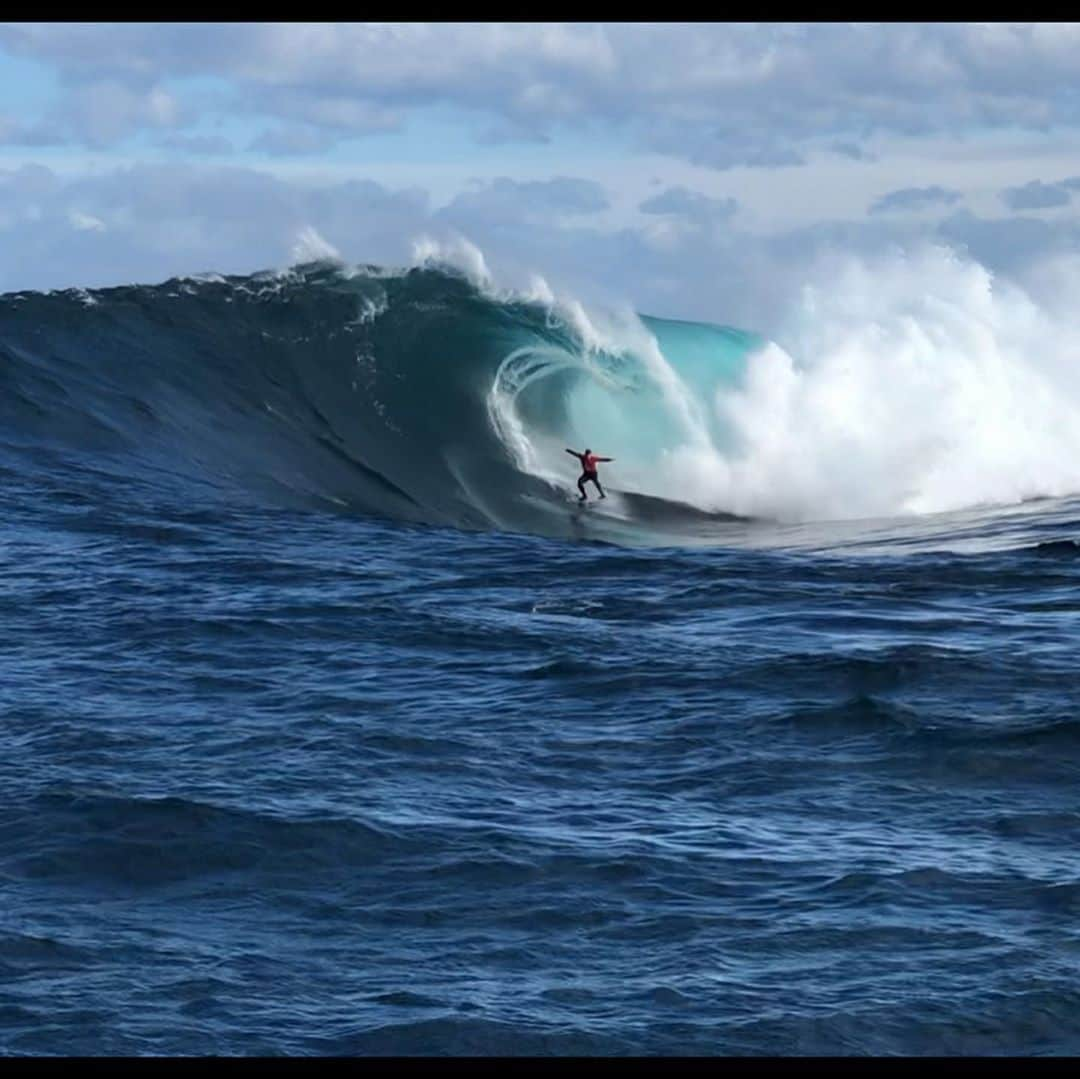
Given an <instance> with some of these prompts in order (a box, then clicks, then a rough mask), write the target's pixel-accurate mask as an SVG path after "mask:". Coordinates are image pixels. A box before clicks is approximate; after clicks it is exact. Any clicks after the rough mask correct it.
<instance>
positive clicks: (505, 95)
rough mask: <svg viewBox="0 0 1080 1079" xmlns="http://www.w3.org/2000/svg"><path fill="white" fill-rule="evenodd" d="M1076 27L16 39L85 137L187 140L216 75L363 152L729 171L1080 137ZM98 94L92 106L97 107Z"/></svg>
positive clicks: (62, 32) (248, 32) (69, 28)
mask: <svg viewBox="0 0 1080 1079" xmlns="http://www.w3.org/2000/svg"><path fill="white" fill-rule="evenodd" d="M1077 37H1078V34H1077V28H1076V27H1075V26H1069V25H1066V26H1050V25H1043V24H1036V25H1028V26H1017V25H1007V24H990V25H980V24H971V23H930V24H923V25H913V24H898V23H889V24H884V25H880V24H879V25H872V24H858V25H850V24H839V23H820V24H810V25H786V24H779V23H766V24H759V25H751V24H735V23H714V24H694V25H689V26H687V25H681V24H674V23H662V24H639V23H625V24H607V25H601V24H583V23H573V24H529V23H512V24H497V23H470V24H453V23H445V24H422V23H407V24H396V25H394V24H391V25H386V24H379V25H370V24H362V23H345V24H339V25H332V24H314V25H306V24H300V23H288V24H231V23H230V24H211V25H192V24H169V23H159V24H138V25H130V24H128V25H120V24H118V25H97V24H77V25H76V24H32V23H27V24H14V25H8V26H5V27H0V47H4V48H6V49H7V50H9V51H10V52H12V53H14V54H16V55H19V56H23V57H29V58H34V59H37V60H39V61H42V62H44V63H47V64H51V65H53V66H54V67H55V69H56V71H57V72H58V74H59V75H60V78H61V81H62V84H63V85H64V86H66V87H68V88H69V90H70V96H69V97H68V98H67V99H66V100H65V102H64V104H63V106H62V108H61V110H60V111H61V115H62V117H63V118H64V120H65V126H64V130H65V131H66V133H67V135H68V137H71V138H81V139H83V140H84V141H86V142H87V143H88V144H90V145H108V144H110V142H111V141H115V140H117V139H120V138H123V137H125V135H127V134H130V133H132V132H133V131H135V130H137V129H138V127H139V126H140V125H141V126H149V125H159V126H160V125H165V126H170V125H177V124H181V123H182V122H184V112H183V107H182V106H183V101H182V100H180V99H179V98H178V97H177V95H180V94H181V91H179V90H177V89H175V88H174V87H173V86H171V85H170V86H168V87H167V86H166V85H165V83H166V82H167V81H168V80H176V79H183V78H187V77H191V76H213V77H216V78H219V79H224V80H226V81H227V82H228V83H229V85H231V87H232V88H233V98H232V101H231V104H229V105H227V106H225V105H223V106H222V108H225V109H226V111H229V110H231V111H232V112H233V113H239V112H248V111H251V110H254V111H255V112H257V113H259V114H261V115H262V116H263V117H265V118H268V119H273V120H276V121H278V122H279V123H281V124H283V125H286V126H288V125H303V126H304V127H305V128H307V129H310V130H312V131H319V132H323V133H324V134H325V133H327V132H334V133H336V134H337V135H341V134H346V135H349V136H355V135H362V134H365V133H371V132H381V131H389V130H396V129H398V128H399V127H400V126H401V124H402V123H403V121H404V118H405V117H406V116H407V114H408V113H409V111H410V110H414V109H417V108H422V107H427V106H435V105H440V106H446V105H448V106H454V107H457V108H459V109H465V110H469V111H470V112H472V113H474V114H475V115H476V116H478V117H483V118H486V120H485V122H484V123H483V124H481V125H478V128H477V130H478V132H479V135H480V137H481V138H486V139H515V138H525V139H530V140H542V139H543V138H545V137H549V136H550V135H551V133H552V132H553V131H555V130H556V129H559V128H563V127H566V128H571V127H573V128H580V129H582V130H589V131H595V130H601V131H606V132H608V133H609V134H610V133H613V132H616V131H619V132H624V133H625V135H626V136H627V137H628V138H630V139H631V140H632V141H634V142H635V143H636V144H637V145H639V146H643V147H648V148H651V149H654V150H658V151H660V152H663V153H665V154H669V155H673V156H677V157H682V158H684V159H686V160H689V161H693V162H697V163H700V164H703V165H707V166H709V167H712V168H722V169H727V168H732V167H735V166H737V165H740V164H753V165H757V166H759V167H779V166H790V165H796V164H799V163H801V162H803V161H805V160H807V150H808V148H809V147H810V146H811V145H812V144H813V143H814V142H815V140H817V141H820V140H823V139H824V140H828V142H827V144H828V145H831V146H832V147H833V152H836V153H841V154H848V155H854V156H858V154H860V153H862V151H861V149H860V148H861V147H862V146H863V145H864V144H865V140H866V138H867V137H868V136H869V135H870V134H872V133H874V132H892V133H908V134H912V133H915V134H917V133H923V134H930V133H954V132H959V131H965V130H968V131H978V130H985V129H987V128H992V127H1003V128H1009V127H1021V128H1030V129H1032V130H1045V129H1046V127H1047V125H1063V126H1070V127H1080V105H1078V104H1077V101H1078V99H1080V95H1078V93H1077V91H1078V89H1080V86H1078V83H1080V69H1077V67H1076V64H1075V53H1076V44H1077ZM87 96H89V99H90V100H89V101H88V100H86V98H87Z"/></svg>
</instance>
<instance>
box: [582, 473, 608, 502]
mask: <svg viewBox="0 0 1080 1079" xmlns="http://www.w3.org/2000/svg"><path fill="white" fill-rule="evenodd" d="M586 480H592V482H593V483H595V484H596V489H597V490H598V491H599V492H600V497H601V498H604V497H606V496H605V495H604V488H603V487H601V486H600V477H599V476H597V474H596V473H595V472H582V473H581V476H580V477H579V479H578V481H577V486H578V490H579V491H580V492H581V497H582V498H587V497H588V496H587V495H586V494H585V482H586Z"/></svg>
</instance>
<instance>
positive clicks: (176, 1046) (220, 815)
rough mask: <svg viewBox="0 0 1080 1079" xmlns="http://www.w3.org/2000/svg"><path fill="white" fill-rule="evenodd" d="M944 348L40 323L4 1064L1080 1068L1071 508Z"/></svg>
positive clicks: (1076, 511)
mask: <svg viewBox="0 0 1080 1079" xmlns="http://www.w3.org/2000/svg"><path fill="white" fill-rule="evenodd" d="M818 313H819V315H820V309H818ZM909 316H910V312H904V317H905V318H908V317H909ZM852 317H853V318H854V315H853V316H852ZM906 325H908V323H904V322H903V321H902V320H901V321H899V322H896V323H894V324H882V323H878V324H876V325H874V326H873V327H871V330H872V331H873V332H872V333H871V330H866V332H865V333H864V335H863V337H861V338H860V340H861V341H862V343H863V344H864V345H865V346H866V348H865V349H864V352H865V354H866V355H868V356H870V357H871V358H872V359H874V358H876V360H878V361H879V362H878V363H877V366H874V365H873V364H872V363H870V361H869V360H867V362H866V363H865V364H864V366H863V367H859V366H858V364H857V363H856V362H855V361H854V360H853V358H852V357H853V355H854V353H853V351H852V347H851V341H852V338H851V336H850V335H848V336H846V337H843V339H842V340H839V342H838V337H837V335H838V333H839V331H838V330H837V329H836V323H835V321H834V323H833V324H832V327H833V328H832V329H831V330H830V331H829V332H825V330H820V332H818V333H817V336H816V337H815V336H813V335H811V337H810V338H803V340H813V341H816V343H817V347H818V351H817V352H816V353H813V354H810V353H808V354H806V355H793V354H792V353H791V352H789V351H785V350H784V349H782V348H781V347H780V346H779V345H778V344H777V343H775V342H774V341H772V340H771V339H768V338H766V337H765V336H762V335H758V334H756V333H754V332H752V331H750V330H745V329H740V328H734V327H726V326H720V325H710V324H706V323H692V322H677V321H673V320H667V319H661V318H651V317H648V316H645V315H641V316H638V315H634V314H633V313H628V312H623V313H621V314H620V313H613V314H610V315H609V316H606V321H604V320H603V319H601V317H600V316H599V315H597V314H596V313H595V312H589V311H586V310H585V308H584V307H582V306H581V305H575V304H567V303H560V302H557V301H556V300H555V299H554V297H552V296H550V295H545V294H544V293H543V290H540V291H538V292H536V293H534V294H524V293H511V292H499V291H498V290H495V289H494V288H493V287H489V286H487V285H484V284H483V283H479V284H478V283H477V282H476V281H475V280H473V279H471V278H470V277H469V275H468V274H465V273H462V272H459V271H455V270H453V269H452V268H450V267H438V266H421V267H414V268H410V269H407V270H389V269H385V268H377V267H343V266H340V265H330V264H318V263H313V264H309V265H305V266H298V267H294V268H292V269H290V270H288V271H283V272H275V273H265V274H256V275H251V276H246V277H240V276H235V277H219V276H212V275H211V276H205V277H199V278H182V279H176V280H173V281H169V282H165V283H163V284H159V285H153V286H150V285H147V286H126V287H118V288H111V289H99V290H90V291H88V290H68V291H60V292H53V293H48V294H42V293H33V292H21V293H10V294H7V295H5V296H2V297H0V484H2V490H3V496H4V497H3V504H4V514H3V523H2V526H0V604H2V613H3V622H2V626H3V648H2V649H0V732H2V737H3V745H4V750H5V751H4V753H3V754H2V756H0V776H2V780H3V782H2V784H0V1053H3V1054H4V1055H6V1056H51V1055H64V1056H70V1055H79V1056H119V1055H123V1056H142V1055H159V1056H186V1055H207V1054H211V1055H229V1056H251V1055H259V1056H279V1055H288V1056H306V1055H313V1056H324V1055H334V1056H339V1055H346V1056H353V1055H358V1056H366V1055H384V1054H389V1055H477V1056H489V1055H500V1056H502V1055H514V1056H549V1055H557V1056H564V1055H585V1056H631V1055H634V1056H637V1055H664V1056H669V1055H688V1056H699V1055H704V1056H728V1055H750V1056H759V1055H767V1056H788V1055H830V1056H835V1055H856V1056H867V1055H874V1056H877V1055H913V1056H918V1055H989V1054H994V1055H997V1054H1013V1055H1037V1054H1047V1055H1072V1054H1078V1053H1080V859H1078V844H1080V794H1078V790H1080V716H1078V711H1077V707H1078V704H1080V692H1078V690H1077V686H1076V673H1077V660H1076V655H1077V647H1078V645H1080V593H1078V585H1080V557H1078V556H1080V545H1078V542H1077V532H1078V520H1080V500H1078V498H1077V497H1076V494H1075V492H1077V491H1080V486H1072V487H1070V475H1071V473H1070V472H1069V468H1070V467H1071V468H1074V469H1075V467H1077V466H1076V465H1069V466H1068V467H1066V464H1064V463H1061V462H1060V458H1062V457H1064V456H1065V447H1062V448H1060V449H1059V450H1058V451H1054V450H1053V445H1052V443H1053V438H1052V437H1051V436H1052V435H1053V427H1052V421H1053V420H1054V413H1053V411H1052V409H1050V408H1049V406H1047V407H1046V409H1044V411H1043V413H1042V414H1044V415H1046V416H1047V417H1048V418H1047V425H1048V426H1047V427H1046V429H1044V428H1042V427H1040V425H1039V422H1038V419H1037V415H1036V418H1034V419H1033V418H1032V416H1029V415H1028V414H1027V413H1026V412H1024V411H1023V408H1022V407H1021V405H1020V404H1017V403H1015V399H1014V403H1012V404H1010V403H1009V398H1008V391H1009V390H1010V389H1011V388H1012V387H1013V386H1014V385H1018V384H1020V383H1019V382H1017V381H1016V380H1021V381H1022V378H1023V377H1024V370H1026V369H1024V368H1023V360H1022V358H1021V359H1017V358H1016V355H1017V354H1016V350H1015V349H1014V350H1009V349H1002V350H1000V351H999V352H998V353H995V354H994V356H993V357H992V360H993V364H994V366H993V371H992V372H991V374H994V372H996V374H994V377H995V378H996V379H997V381H996V382H994V385H997V386H998V387H999V388H1001V389H1002V396H1001V397H1000V400H999V406H998V407H999V411H998V412H997V413H995V412H994V409H993V408H992V407H991V405H992V404H993V402H989V401H988V398H987V397H986V396H985V395H983V396H977V395H976V396H974V397H973V396H972V392H971V390H970V387H971V386H973V385H975V386H978V387H983V388H985V387H986V386H987V385H988V384H990V383H991V381H992V379H991V377H990V375H989V374H988V373H987V369H984V368H980V367H979V363H981V362H982V359H981V358H982V357H984V356H985V354H986V353H985V349H984V351H983V352H978V350H977V349H976V352H974V353H972V354H971V355H969V356H967V358H966V361H965V362H966V366H965V365H964V364H961V363H960V360H958V359H957V358H956V355H955V354H954V353H950V352H949V350H948V349H945V350H944V352H943V351H942V350H941V349H940V348H938V351H937V352H936V353H934V355H933V356H932V357H931V358H930V359H926V357H925V353H926V349H931V350H932V349H933V348H934V347H937V346H938V345H940V342H941V334H940V333H935V332H934V331H932V330H927V329H926V327H925V324H924V325H923V326H922V328H921V330H920V333H921V335H922V336H921V337H919V338H918V339H917V341H918V342H922V346H925V347H923V351H919V348H916V347H913V346H912V347H908V344H910V340H913V339H907V338H905V341H908V344H905V347H904V348H903V349H898V348H895V347H893V345H895V340H896V338H895V334H897V333H900V332H901V330H902V329H903V327H904V326H906ZM940 326H941V324H940V323H939V324H938V328H939V329H940ZM867 335H869V336H867ZM951 340H952V341H953V342H954V343H955V341H956V336H955V335H954V336H953V338H951ZM979 340H981V339H979ZM868 341H869V342H870V344H867V342H868ZM984 344H985V342H984ZM870 345H873V346H874V347H873V348H871V347H870ZM979 347H982V346H981V345H980V346H979ZM875 348H876V350H877V351H876V352H875V351H874V349H875ZM889 357H892V358H893V360H894V361H895V362H893V363H892V365H891V366H890V365H889V363H888V362H886V361H887V360H888V359H889ZM898 357H899V358H898ZM988 362H989V361H988ZM950 364H951V366H950ZM1010 364H1011V365H1012V366H1010ZM900 376H902V377H900ZM939 377H940V378H941V379H943V380H944V381H943V382H941V383H936V382H933V379H935V378H939ZM928 380H929V381H928ZM913 386H918V387H921V389H922V390H925V391H926V392H923V393H922V394H921V396H920V397H919V399H918V400H917V401H916V400H914V397H913V396H912V399H910V400H909V399H908V398H907V397H905V393H909V392H911V393H912V394H913V391H912V387H913ZM864 387H867V388H868V389H866V390H865V392H864ZM871 390H872V391H873V394H871V393H870V391H871ZM1030 400H1031V398H1029V397H1025V401H1030ZM1038 400H1040V399H1036V405H1037V404H1038ZM1024 407H1026V405H1025V406H1024ZM1032 407H1035V406H1032ZM1039 407H1041V406H1039ZM890 409H892V411H890ZM875 410H878V411H875ZM984 420H985V422H986V426H980V424H982V423H983V422H984ZM1013 421H1015V423H1016V424H1018V425H1019V426H1018V427H1017V428H1015V429H1007V430H1006V427H1007V424H1008V423H1010V422H1013ZM1021 428H1022V429H1023V430H1024V431H1027V430H1029V429H1030V431H1031V437H1030V439H1029V440H1028V441H1026V442H1025V441H1023V439H1022V438H1021V437H1020V435H1018V434H1017V431H1020V430H1021ZM1002 430H1005V434H1006V435H1007V436H1008V437H1007V438H1006V442H1007V443H1008V445H1007V446H1006V447H1005V448H1004V449H1002V448H1001V447H999V446H998V444H997V443H993V442H991V441H989V438H990V434H988V432H990V433H992V432H1000V431H1002ZM796 437H797V438H798V444H797V445H794V444H793V442H792V439H794V438H796ZM1048 445H1049V446H1050V448H1049V449H1047V448H1046V447H1047V446H1048ZM586 446H588V447H589V448H591V449H593V450H594V451H595V452H597V453H600V454H602V455H606V456H611V457H613V458H614V461H613V462H611V463H610V464H604V465H602V466H601V471H600V477H601V482H602V483H604V484H605V486H606V487H607V489H608V497H607V498H606V499H605V500H603V501H600V500H598V499H595V498H593V497H590V500H589V501H588V503H586V504H585V505H579V504H578V502H577V491H576V488H575V483H576V480H577V476H578V469H577V465H576V462H575V461H574V460H573V459H571V458H570V457H569V456H567V455H566V454H565V452H564V450H565V449H566V448H568V447H569V448H571V449H575V450H578V451H580V450H582V449H584V448H585V447H586ZM1032 446H1034V447H1035V448H1034V449H1033V448H1032ZM1055 452H1056V456H1054V457H1052V458H1051V457H1047V454H1052V453H1055ZM1040 454H1042V455H1043V456H1041V457H1040ZM1006 460H1008V461H1012V462H1013V463H1016V462H1019V463H1018V464H1017V467H1016V468H1013V469H1010V468H1009V467H1006V465H1005V464H1003V462H1005V461H1006ZM1042 460H1047V461H1051V460H1052V461H1056V462H1058V463H1057V464H1056V465H1054V467H1050V465H1047V466H1046V467H1045V468H1043V467H1040V464H1039V463H1040V461H1042ZM591 494H592V492H591V491H590V495H591Z"/></svg>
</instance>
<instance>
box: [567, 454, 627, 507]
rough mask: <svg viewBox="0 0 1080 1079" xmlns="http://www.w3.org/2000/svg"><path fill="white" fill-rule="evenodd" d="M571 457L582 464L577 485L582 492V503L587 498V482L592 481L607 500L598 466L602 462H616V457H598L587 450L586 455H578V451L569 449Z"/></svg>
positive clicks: (601, 495)
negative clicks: (597, 470) (597, 471)
mask: <svg viewBox="0 0 1080 1079" xmlns="http://www.w3.org/2000/svg"><path fill="white" fill-rule="evenodd" d="M566 452H567V453H568V454H570V456H571V457H576V458H577V459H578V460H579V461H580V462H581V475H580V476H579V477H578V481H577V485H578V490H579V491H580V492H581V498H580V499H579V501H580V502H584V501H585V500H586V498H587V495H586V494H585V481H586V480H592V482H593V483H594V484H595V485H596V489H597V490H598V491H599V492H600V497H601V498H607V495H606V494H604V488H603V487H601V486H600V478H599V477H598V476H597V474H596V466H597V464H598V463H599V462H600V461H614V460H615V458H614V457H597V456H596V454H595V453H593V451H592V450H590V449H586V450H585V452H584V453H578V451H577V450H571V449H567V451H566Z"/></svg>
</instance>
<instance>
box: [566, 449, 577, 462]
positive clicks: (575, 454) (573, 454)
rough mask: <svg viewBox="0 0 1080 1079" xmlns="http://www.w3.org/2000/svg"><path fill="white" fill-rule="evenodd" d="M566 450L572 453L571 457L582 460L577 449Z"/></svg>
mask: <svg viewBox="0 0 1080 1079" xmlns="http://www.w3.org/2000/svg"><path fill="white" fill-rule="evenodd" d="M566 452H567V453H568V454H570V456H571V457H576V458H577V459H578V460H579V461H580V460H581V454H580V453H578V451H577V450H571V449H568V450H567V451H566Z"/></svg>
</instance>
